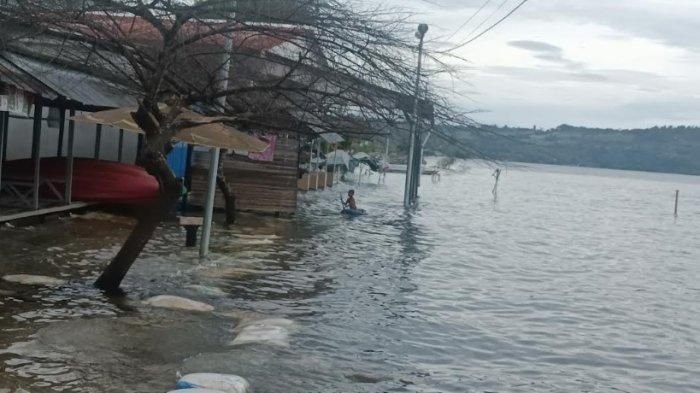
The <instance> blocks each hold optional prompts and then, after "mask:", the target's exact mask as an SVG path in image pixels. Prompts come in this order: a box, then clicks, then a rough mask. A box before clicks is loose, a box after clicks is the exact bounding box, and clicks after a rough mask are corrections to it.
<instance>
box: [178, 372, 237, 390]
mask: <svg viewBox="0 0 700 393" xmlns="http://www.w3.org/2000/svg"><path fill="white" fill-rule="evenodd" d="M176 388H178V389H187V390H186V391H191V390H189V389H193V388H200V389H212V390H214V391H220V392H222V393H248V391H249V390H250V384H249V383H248V381H246V380H245V379H244V378H243V377H239V376H238V375H232V374H215V373H195V374H187V375H185V376H183V377H182V378H180V379H179V380H178V381H177V385H176ZM200 392H201V393H204V391H200Z"/></svg>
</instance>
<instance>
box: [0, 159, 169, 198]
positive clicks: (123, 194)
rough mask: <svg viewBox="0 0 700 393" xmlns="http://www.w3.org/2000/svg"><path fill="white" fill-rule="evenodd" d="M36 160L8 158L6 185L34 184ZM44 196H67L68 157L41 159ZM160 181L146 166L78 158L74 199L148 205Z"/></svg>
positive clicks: (5, 167)
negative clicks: (149, 172)
mask: <svg viewBox="0 0 700 393" xmlns="http://www.w3.org/2000/svg"><path fill="white" fill-rule="evenodd" d="M33 179H34V161H33V160H31V159H23V160H12V161H7V162H5V163H4V164H3V167H2V183H3V188H5V187H14V188H15V189H18V188H24V189H26V186H27V185H28V184H33ZM40 179H41V188H40V191H41V195H43V196H46V197H50V198H53V197H58V196H61V195H64V190H65V181H66V159H65V158H61V157H50V158H42V159H41V176H40ZM158 189H159V186H158V181H157V180H156V179H155V178H154V177H153V176H151V175H149V174H148V173H147V172H146V171H145V170H144V169H143V168H141V167H139V166H136V165H131V164H124V163H120V162H112V161H101V160H94V159H90V158H75V159H74V162H73V193H72V195H73V198H72V199H73V200H74V201H82V202H99V203H112V204H146V203H150V202H153V201H154V200H155V199H156V198H158Z"/></svg>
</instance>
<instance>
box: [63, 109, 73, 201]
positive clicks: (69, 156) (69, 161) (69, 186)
mask: <svg viewBox="0 0 700 393" xmlns="http://www.w3.org/2000/svg"><path fill="white" fill-rule="evenodd" d="M73 116H75V109H71V110H70V117H71V120H68V145H67V147H66V149H67V150H66V186H65V191H64V192H65V194H64V197H63V199H64V202H65V203H66V205H70V204H71V203H73V202H72V200H73V146H74V145H75V121H74V120H72V118H73Z"/></svg>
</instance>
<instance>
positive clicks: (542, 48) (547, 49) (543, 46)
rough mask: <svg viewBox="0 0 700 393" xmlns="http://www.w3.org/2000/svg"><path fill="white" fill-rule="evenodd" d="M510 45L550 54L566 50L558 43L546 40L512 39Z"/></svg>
mask: <svg viewBox="0 0 700 393" xmlns="http://www.w3.org/2000/svg"><path fill="white" fill-rule="evenodd" d="M508 45H510V46H513V47H516V48H520V49H525V50H529V51H532V52H541V53H549V54H554V53H562V52H563V51H564V50H563V49H562V48H560V47H558V46H556V45H552V44H548V43H546V42H542V41H529V40H520V41H510V42H509V43H508Z"/></svg>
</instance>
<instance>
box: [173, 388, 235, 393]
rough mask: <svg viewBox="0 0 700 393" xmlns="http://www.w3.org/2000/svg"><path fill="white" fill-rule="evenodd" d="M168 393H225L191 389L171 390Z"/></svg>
mask: <svg viewBox="0 0 700 393" xmlns="http://www.w3.org/2000/svg"><path fill="white" fill-rule="evenodd" d="M168 393H225V392H222V391H221V390H211V389H200V388H193V389H178V390H171V391H169V392H168Z"/></svg>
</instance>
